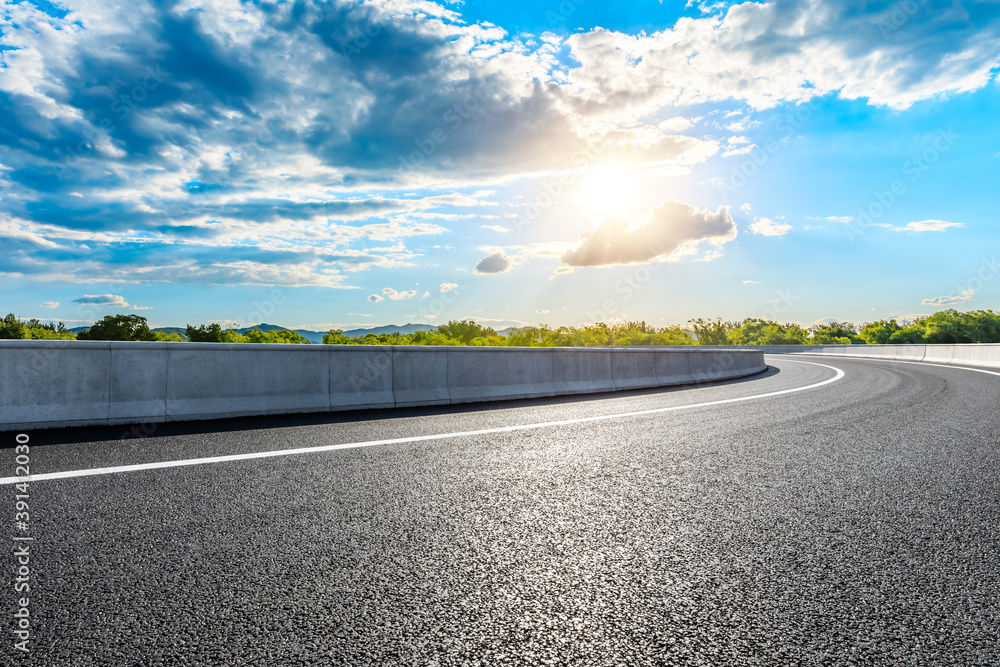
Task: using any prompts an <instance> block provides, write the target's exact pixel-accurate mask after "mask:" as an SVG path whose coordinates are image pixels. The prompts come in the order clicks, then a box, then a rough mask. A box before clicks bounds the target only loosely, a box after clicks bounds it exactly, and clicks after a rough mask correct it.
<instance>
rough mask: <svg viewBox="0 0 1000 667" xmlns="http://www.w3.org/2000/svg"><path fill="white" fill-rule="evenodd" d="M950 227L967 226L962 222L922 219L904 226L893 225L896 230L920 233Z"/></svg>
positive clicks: (940, 230) (941, 230)
mask: <svg viewBox="0 0 1000 667" xmlns="http://www.w3.org/2000/svg"><path fill="white" fill-rule="evenodd" d="M949 227H965V225H963V224H962V223H960V222H945V221H944V220H921V221H920V222H911V223H908V224H906V225H904V226H902V227H892V230H893V231H894V232H915V233H917V234H920V233H922V232H943V231H944V230H946V229H948V228H949Z"/></svg>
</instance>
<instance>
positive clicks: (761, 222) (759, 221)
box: [750, 218, 792, 236]
mask: <svg viewBox="0 0 1000 667" xmlns="http://www.w3.org/2000/svg"><path fill="white" fill-rule="evenodd" d="M750 231H751V232H753V233H754V234H759V235H761V236H784V235H785V234H787V233H788V232H790V231H792V226H791V225H789V224H787V223H784V222H775V221H774V220H771V219H770V218H754V222H753V223H751V225H750Z"/></svg>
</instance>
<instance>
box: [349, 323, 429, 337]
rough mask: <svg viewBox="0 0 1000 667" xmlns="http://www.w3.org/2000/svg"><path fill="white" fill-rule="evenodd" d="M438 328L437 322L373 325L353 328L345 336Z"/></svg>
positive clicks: (407, 332)
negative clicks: (367, 327)
mask: <svg viewBox="0 0 1000 667" xmlns="http://www.w3.org/2000/svg"><path fill="white" fill-rule="evenodd" d="M434 329H437V325H436V324H404V325H403V326H401V327H400V326H396V325H395V324H390V325H388V326H384V327H373V328H371V329H351V330H350V331H345V332H344V335H345V336H350V337H351V338H354V337H355V336H367V335H368V334H374V335H376V336H378V335H379V334H385V333H387V334H394V333H401V334H412V333H417V332H418V331H433V330H434Z"/></svg>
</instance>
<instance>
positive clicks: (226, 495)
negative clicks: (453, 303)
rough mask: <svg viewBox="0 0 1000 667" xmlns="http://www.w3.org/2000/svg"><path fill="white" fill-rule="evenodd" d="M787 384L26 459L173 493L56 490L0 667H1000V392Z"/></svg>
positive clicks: (953, 378) (51, 440) (280, 423)
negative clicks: (26, 600)
mask: <svg viewBox="0 0 1000 667" xmlns="http://www.w3.org/2000/svg"><path fill="white" fill-rule="evenodd" d="M805 361H811V362H815V363H818V364H824V365H825V366H818V365H812V364H809V363H803V362H805ZM768 362H769V363H770V364H771V365H772V366H773V368H772V370H771V371H769V372H768V373H767V374H766V375H762V376H758V377H756V378H753V379H748V380H743V381H738V382H730V383H724V384H713V385H705V386H701V387H696V388H688V389H682V390H660V391H642V392H630V393H627V394H617V395H606V396H599V397H590V398H576V399H560V400H548V401H521V402H514V403H500V404H492V405H479V406H468V407H465V408H461V409H455V408H448V409H420V410H405V411H403V410H400V411H390V412H385V413H381V414H366V413H355V414H350V415H333V416H330V415H324V416H307V417H284V418H254V419H246V420H241V421H238V422H233V421H229V422H214V423H201V424H186V425H167V426H164V425H160V426H158V427H155V428H152V427H147V428H146V429H145V430H146V431H152V433H150V434H148V435H146V434H144V432H143V429H136V433H138V434H139V435H140V436H142V437H133V435H132V434H130V433H128V432H127V431H128V429H126V428H125V427H116V428H113V429H74V430H59V431H36V432H30V433H29V434H28V435H29V436H30V438H31V441H30V459H31V472H32V473H35V474H43V475H44V474H49V473H59V472H64V473H68V474H70V475H75V473H74V472H73V471H77V470H82V469H93V468H107V467H115V466H130V465H138V466H142V465H145V464H148V463H155V462H161V463H165V464H166V465H168V467H163V468H153V469H138V470H127V471H122V472H106V473H105V474H98V475H87V476H68V477H65V478H58V479H39V480H36V481H33V482H31V483H30V489H29V490H30V527H29V529H28V531H27V532H23V531H22V532H18V531H17V530H15V529H13V528H11V529H10V530H9V531H8V534H9V536H10V537H8V545H14V546H13V548H6V549H4V552H6V553H7V556H5V557H4V558H5V559H6V562H5V563H3V567H4V568H5V571H6V572H8V573H10V574H11V579H13V575H14V574H16V567H17V564H16V562H15V556H13V555H12V550H13V549H16V548H17V545H18V544H22V543H21V542H13V541H12V540H13V536H15V535H22V536H24V535H28V534H30V536H32V537H33V538H34V541H31V542H30V575H29V578H30V587H31V589H30V637H31V639H30V643H29V647H30V652H29V653H27V654H23V653H22V652H20V651H18V650H15V649H14V646H13V645H14V641H15V640H16V637H15V636H14V634H13V632H14V629H15V627H16V619H14V618H13V614H14V613H15V612H16V611H17V604H16V602H17V599H18V597H19V595H20V594H15V593H14V590H13V581H12V580H11V581H8V583H7V584H6V585H5V587H4V594H3V597H4V601H3V605H4V606H3V609H4V610H5V612H4V614H3V620H2V621H0V623H2V625H3V635H2V636H3V637H4V641H3V644H2V646H0V664H5V665H6V664H25V665H60V666H61V665H307V664H315V665H369V664H370V665H391V664H402V665H459V664H479V665H505V664H518V665H528V664H531V665H535V664H538V665H555V664H559V665H562V664H572V665H665V664H677V665H699V664H702V665H730V664H731V665H797V664H803V665H811V664H816V665H820V664H822V665H997V664H1000V648H998V645H1000V543H998V538H1000V502H998V501H1000V447H998V435H997V434H998V432H1000V409H998V405H1000V403H998V399H1000V375H996V374H986V373H978V372H973V371H970V370H966V369H962V368H949V367H940V366H930V365H918V364H903V363H893V362H887V361H869V360H848V359H831V358H819V357H813V358H809V359H805V358H797V359H795V360H792V359H788V358H787V357H777V356H772V357H769V358H768ZM830 366H833V367H835V368H837V369H841V370H842V371H843V377H842V378H840V379H837V380H836V381H831V382H827V383H826V384H823V385H822V386H817V387H812V388H808V389H804V390H802V391H787V390H793V389H799V388H803V387H809V386H811V385H817V384H819V383H822V382H824V381H827V380H833V379H834V378H835V377H837V375H838V374H837V372H836V371H835V370H834V369H832V368H829V367H830ZM774 392H785V393H777V394H776V395H771V396H766V397H763V398H758V399H752V400H742V401H729V402H723V403H715V404H712V405H701V406H700V407H689V408H683V407H682V406H688V405H695V404H704V403H712V402H716V401H728V399H733V398H743V397H751V396H758V395H762V394H771V393H774ZM665 408H677V409H670V410H666V409H665ZM642 411H654V412H646V413H645V414H633V415H631V416H622V417H615V418H611V419H597V420H594V419H591V418H594V417H601V416H606V415H614V414H620V413H635V412H642ZM549 422H563V423H560V424H557V425H552V424H548V423H549ZM533 424H534V425H537V426H533V427H530V428H523V429H515V430H511V429H509V428H507V427H511V426H517V425H533ZM503 429H506V430H503ZM470 431H485V432H480V433H472V434H468V432H470ZM452 433H466V435H458V436H454V437H442V438H434V439H424V440H412V439H411V440H407V441H404V442H396V443H391V444H376V445H370V446H354V445H363V444H366V443H371V442H372V441H379V440H384V439H400V438H403V439H406V438H419V437H421V436H434V435H448V434H452ZM123 434H124V435H126V436H127V437H125V438H122V437H121V436H122V435H123ZM13 436H14V434H12V433H2V434H0V441H2V443H3V446H4V447H5V448H4V449H0V477H3V476H9V475H12V474H13V471H14V465H15V461H14V460H15V451H14V449H13V446H14V444H15V443H14V441H13ZM338 444H343V445H347V446H346V447H344V448H342V449H332V450H331V449H330V446H331V445H338ZM312 447H326V448H327V449H326V450H324V451H318V452H307V453H300V454H294V455H278V456H269V457H265V458H245V459H239V460H224V461H216V462H206V463H201V464H197V465H186V466H174V465H172V464H169V463H168V462H171V461H177V460H184V459H201V458H208V457H219V456H232V455H243V454H250V453H254V452H271V453H278V452H281V451H282V450H288V449H298V448H312ZM15 493H16V492H15V487H14V486H13V485H11V484H4V485H0V497H2V496H6V497H5V498H4V499H3V502H2V504H0V507H4V508H7V509H6V510H5V511H6V512H7V513H9V514H11V519H12V518H13V511H14V508H13V505H14V495H15ZM5 522H6V521H5ZM8 525H11V524H8Z"/></svg>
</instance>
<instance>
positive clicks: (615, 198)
mask: <svg viewBox="0 0 1000 667" xmlns="http://www.w3.org/2000/svg"><path fill="white" fill-rule="evenodd" d="M636 181H637V179H636V176H635V174H633V173H630V172H629V171H626V170H624V169H593V170H590V171H589V172H588V173H587V174H586V175H585V176H584V178H583V179H581V182H580V193H579V194H580V199H581V201H582V203H583V206H584V208H585V211H586V212H587V213H590V214H594V215H600V216H611V217H625V216H626V215H627V214H628V212H629V211H630V210H632V208H633V207H634V206H635V203H636V199H637V197H638V194H639V191H638V188H637V187H636Z"/></svg>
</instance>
